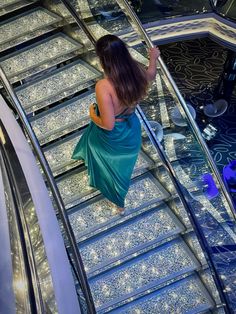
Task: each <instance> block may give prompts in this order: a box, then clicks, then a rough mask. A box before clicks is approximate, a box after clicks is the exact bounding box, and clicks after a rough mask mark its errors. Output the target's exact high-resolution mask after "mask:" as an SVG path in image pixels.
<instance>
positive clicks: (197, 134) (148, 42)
mask: <svg viewBox="0 0 236 314" xmlns="http://www.w3.org/2000/svg"><path fill="white" fill-rule="evenodd" d="M117 3H118V4H120V5H121V7H122V6H123V5H124V6H125V10H127V12H128V15H129V16H130V17H131V19H132V22H134V24H135V26H136V27H137V30H138V33H140V34H141V37H142V39H143V40H144V42H145V43H146V45H147V47H148V48H152V47H154V44H153V42H152V41H151V39H150V37H149V36H148V34H147V32H146V30H145V29H144V28H143V26H142V23H141V22H140V20H139V18H138V16H137V15H136V13H135V12H134V11H133V10H132V8H131V7H130V5H129V3H128V1H127V0H117ZM158 61H159V64H160V68H161V70H162V71H163V73H164V74H165V76H166V77H167V79H168V80H167V81H165V84H166V85H167V86H168V88H169V89H170V91H171V92H172V96H174V98H175V100H176V101H177V104H180V105H181V107H182V108H183V110H184V113H185V114H186V118H187V121H188V122H189V125H190V127H191V128H192V131H193V133H194V134H195V137H196V140H197V141H198V143H199V144H200V146H201V148H202V150H203V152H204V153H205V155H206V159H207V160H208V162H209V165H210V167H211V169H212V172H213V173H214V175H215V177H216V179H217V180H218V184H219V185H220V187H221V189H222V192H223V194H224V196H225V198H226V200H227V202H228V204H229V207H230V210H231V214H232V216H233V217H234V219H236V214H235V210H234V204H233V201H232V199H231V196H230V194H229V192H228V190H227V188H226V186H225V184H224V183H223V180H222V178H221V175H220V173H219V171H218V169H217V167H216V165H215V163H214V160H213V158H212V156H211V153H210V151H209V149H208V147H207V145H206V142H205V141H204V139H203V138H202V135H201V132H200V131H199V129H198V126H197V124H196V122H195V121H194V119H193V117H192V115H191V114H190V112H189V110H188V107H187V105H186V103H185V101H184V98H183V96H182V95H181V93H180V91H179V89H178V87H177V85H176V84H175V81H174V80H173V78H172V76H171V74H170V72H169V70H168V69H167V67H166V65H165V63H164V61H163V60H162V58H161V57H159V58H158Z"/></svg>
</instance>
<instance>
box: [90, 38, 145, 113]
mask: <svg viewBox="0 0 236 314" xmlns="http://www.w3.org/2000/svg"><path fill="white" fill-rule="evenodd" d="M96 53H97V55H98V57H99V59H100V63H101V65H102V67H103V70H104V72H105V74H106V76H107V78H108V79H109V80H110V81H111V82H112V85H113V86H114V88H115V91H116V94H117V97H118V98H119V100H120V102H121V104H122V105H124V106H127V107H133V106H134V105H136V103H137V102H138V101H139V100H140V99H142V98H143V97H144V96H145V95H146V92H147V87H148V80H147V75H146V71H145V69H144V67H143V66H142V65H141V64H139V63H138V62H137V61H135V60H134V59H133V58H132V56H131V55H130V53H129V50H128V49H127V47H126V45H125V43H124V42H123V41H122V40H121V39H119V38H118V37H117V36H114V35H105V36H103V37H101V38H100V39H99V40H98V41H97V43H96Z"/></svg>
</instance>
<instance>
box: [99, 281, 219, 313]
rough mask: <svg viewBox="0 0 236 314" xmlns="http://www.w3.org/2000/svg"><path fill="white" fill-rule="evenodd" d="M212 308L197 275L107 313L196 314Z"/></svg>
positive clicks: (211, 301)
mask: <svg viewBox="0 0 236 314" xmlns="http://www.w3.org/2000/svg"><path fill="white" fill-rule="evenodd" d="M213 307H214V301H213V300H212V299H211V297H210V295H209V293H208V291H207V290H206V288H205V287H204V285H203V284H202V282H201V281H200V279H199V278H198V277H197V275H192V276H189V277H187V278H184V279H182V280H180V281H178V282H175V283H174V284H172V285H170V286H168V287H164V288H162V289H160V290H158V291H154V292H152V293H151V294H148V295H146V296H144V297H142V298H140V299H138V300H136V301H133V302H131V303H129V304H127V305H125V306H123V307H119V308H118V309H115V310H113V311H111V312H109V313H110V314H154V313H155V314H170V313H173V314H174V313H177V310H178V313H191V314H195V313H196V314H197V313H202V312H204V311H207V310H210V309H211V308H213ZM100 313H101V312H100ZM100 313H99V314H100Z"/></svg>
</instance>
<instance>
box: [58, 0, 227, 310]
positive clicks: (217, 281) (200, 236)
mask: <svg viewBox="0 0 236 314" xmlns="http://www.w3.org/2000/svg"><path fill="white" fill-rule="evenodd" d="M61 1H62V2H65V1H67V0H61ZM116 1H117V3H118V4H120V2H123V3H125V5H126V6H127V8H128V12H129V14H128V16H129V17H130V16H131V18H132V19H133V21H135V25H136V26H138V27H137V28H138V29H137V30H138V33H141V34H142V35H143V39H144V41H145V42H146V44H147V46H148V47H153V46H154V45H153V43H152V41H151V40H150V38H149V37H148V35H147V34H146V32H145V30H144V29H143V27H142V24H141V22H140V21H139V19H138V17H137V15H136V14H135V13H134V12H133V10H132V9H131V7H130V5H129V4H128V2H127V1H126V0H116ZM121 7H122V5H121ZM73 12H74V13H75V14H76V15H77V19H80V18H79V17H78V14H77V12H76V10H75V9H74V8H73ZM82 23H83V22H82ZM83 25H84V27H85V28H86V29H87V30H86V33H89V32H90V31H89V29H88V28H87V26H86V25H85V24H84V23H83ZM159 59H160V60H159V61H160V65H161V67H162V68H163V69H164V70H165V71H164V72H165V74H166V73H167V76H168V78H169V77H170V73H169V72H168V70H167V68H166V66H165V64H164V62H163V61H162V60H161V58H159ZM171 83H173V86H174V87H175V88H176V90H177V91H178V89H177V86H176V85H175V82H174V81H173V79H172V78H171ZM178 95H179V96H180V99H181V101H182V102H183V103H184V100H183V98H182V96H181V94H180V92H179V91H178ZM184 104H185V103H184ZM185 107H186V111H187V113H188V109H187V106H186V105H185ZM137 112H138V114H139V116H140V118H141V120H142V122H143V124H144V128H145V129H146V131H147V133H148V135H149V137H150V140H151V142H152V143H153V145H154V147H155V148H156V150H157V151H158V153H159V157H160V159H161V160H162V162H163V166H164V167H165V169H166V170H167V171H168V173H169V174H170V179H171V181H172V183H173V184H174V186H175V188H176V191H177V192H178V195H179V197H180V200H181V201H182V203H183V206H184V207H185V209H186V211H187V213H188V216H189V219H190V221H191V223H192V225H193V227H194V231H195V233H196V235H197V237H198V240H199V243H200V246H201V248H202V250H203V252H204V256H205V258H206V260H207V262H208V265H209V268H210V269H211V272H212V275H213V278H214V281H215V284H216V286H217V287H218V292H219V295H220V298H221V301H222V304H223V305H224V309H225V310H226V313H227V314H230V312H231V311H230V308H229V306H228V303H227V296H226V295H225V294H224V293H223V290H224V288H223V286H222V282H221V280H220V277H219V275H218V273H217V271H216V268H215V265H214V263H213V260H212V257H211V255H210V253H209V249H208V244H207V242H206V239H205V237H204V235H203V232H202V230H201V228H199V224H198V222H197V219H196V218H195V215H194V213H193V211H192V210H190V209H189V205H188V202H187V200H186V198H185V196H184V190H186V189H185V188H184V187H183V186H182V184H181V183H180V182H179V180H178V179H177V177H176V174H175V171H174V169H173V167H172V165H171V162H170V161H169V158H168V157H167V156H166V153H165V152H164V150H163V148H162V146H161V144H160V143H159V142H158V140H157V138H156V135H155V134H154V131H153V130H152V128H151V126H150V123H149V122H148V120H147V119H146V117H145V115H144V113H143V111H142V109H141V108H140V106H139V105H138V106H137ZM187 113H186V114H187ZM189 116H190V117H189V118H190V119H192V116H191V115H190V114H189ZM192 120H193V119H192ZM186 192H187V193H188V191H185V193H186ZM188 194H189V193H188ZM189 198H191V196H190V195H189ZM206 249H207V250H206Z"/></svg>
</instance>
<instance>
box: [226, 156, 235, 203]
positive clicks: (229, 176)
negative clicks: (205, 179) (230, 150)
mask: <svg viewBox="0 0 236 314" xmlns="http://www.w3.org/2000/svg"><path fill="white" fill-rule="evenodd" d="M223 180H224V183H225V186H226V188H227V189H228V191H229V193H230V195H231V197H232V200H233V203H234V207H235V209H236V160H232V161H231V162H230V163H229V164H228V165H226V166H224V168H223Z"/></svg>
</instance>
